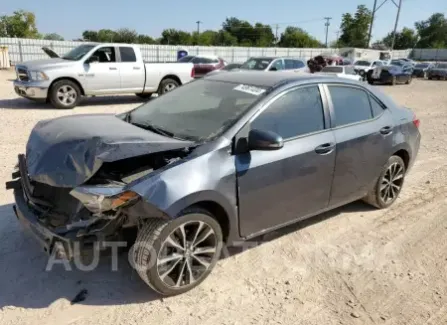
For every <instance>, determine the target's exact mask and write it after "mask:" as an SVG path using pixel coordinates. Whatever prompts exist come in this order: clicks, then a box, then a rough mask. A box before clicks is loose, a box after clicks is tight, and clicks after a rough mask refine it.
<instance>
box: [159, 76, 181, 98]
mask: <svg viewBox="0 0 447 325" xmlns="http://www.w3.org/2000/svg"><path fill="white" fill-rule="evenodd" d="M179 86H180V84H179V83H178V82H177V81H176V80H174V79H171V78H166V79H163V80H162V81H161V82H160V86H159V87H158V95H159V96H161V95H163V94H166V93H167V92H170V91H172V90H174V89H175V88H177V87H179Z"/></svg>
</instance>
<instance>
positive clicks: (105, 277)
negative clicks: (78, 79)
mask: <svg viewBox="0 0 447 325" xmlns="http://www.w3.org/2000/svg"><path fill="white" fill-rule="evenodd" d="M13 78H14V74H13V73H12V72H5V71H0V110H1V117H0V121H1V123H0V139H1V140H2V141H1V142H0V157H1V158H0V180H1V181H2V182H3V181H6V180H9V179H10V177H11V176H10V175H11V171H12V169H13V167H14V165H15V164H16V159H17V154H18V153H22V152H24V149H25V144H26V140H27V138H28V135H29V133H30V131H31V128H32V127H33V126H34V124H35V123H36V122H37V121H39V120H41V119H47V118H53V117H57V116H61V115H67V114H83V113H102V112H108V113H115V112H122V111H126V110H128V109H130V108H132V107H135V106H136V105H138V104H139V103H140V101H139V100H138V99H137V98H135V97H134V96H119V97H106V98H99V97H97V98H91V99H86V100H85V101H84V102H83V104H82V106H80V107H77V108H75V109H74V110H56V109H53V108H51V107H49V106H48V105H39V104H36V103H33V102H30V101H27V100H25V99H20V98H17V96H16V95H15V94H14V92H13V88H12V85H11V81H10V80H11V79H13ZM383 89H384V90H385V91H386V92H387V93H388V94H390V95H391V96H392V97H393V98H394V99H395V100H396V101H397V102H399V103H401V104H403V105H406V106H408V107H411V108H412V109H413V110H414V112H415V113H416V114H417V116H418V117H419V118H420V119H421V127H420V129H421V132H422V144H421V148H420V152H419V156H418V159H417V162H416V164H415V166H414V167H413V169H412V170H411V172H410V174H409V176H408V177H407V179H406V186H405V187H404V190H403V192H402V194H401V197H400V199H399V200H398V201H397V202H396V203H395V204H394V205H393V206H392V207H391V208H390V209H388V210H382V211H378V210H374V209H371V208H369V207H368V206H366V205H365V204H363V203H358V202H357V203H353V204H350V205H348V206H345V207H342V208H339V209H337V210H335V211H332V212H329V213H326V214H324V215H321V216H318V217H316V218H313V219H310V220H307V221H305V222H301V223H300V224H298V225H294V226H293V227H288V228H287V229H284V230H281V231H278V232H275V233H273V234H270V235H268V236H266V237H265V238H263V244H262V245H258V246H257V247H254V248H251V249H248V250H245V251H243V252H241V253H239V254H232V255H230V256H227V258H224V259H222V260H221V261H220V262H219V263H218V265H217V267H216V268H215V270H214V272H213V273H212V274H211V275H210V277H209V278H208V279H207V280H206V281H205V282H204V283H203V284H202V285H201V286H200V287H198V288H197V289H194V290H193V291H190V292H188V293H186V294H183V295H180V296H176V297H172V298H160V296H157V295H156V294H154V293H153V292H152V291H151V290H150V289H149V288H148V287H146V285H145V284H144V283H143V281H141V280H140V278H139V277H138V275H137V274H136V272H134V271H133V270H132V269H131V268H130V267H129V266H128V265H127V263H126V258H123V259H120V260H119V265H118V266H119V268H118V271H115V272H114V271H111V270H110V269H111V267H110V265H111V264H110V261H109V260H107V259H106V260H103V261H101V264H100V266H99V268H98V269H96V270H94V271H92V272H82V271H78V270H73V271H64V270H63V268H62V267H56V268H54V269H53V270H52V271H49V272H48V271H45V266H46V264H47V257H46V256H45V254H44V253H43V251H42V250H41V249H40V248H39V247H38V246H37V245H36V243H35V241H34V239H33V238H31V237H29V236H28V235H26V233H23V232H22V230H21V228H20V227H19V224H18V222H17V220H16V219H15V217H14V215H13V212H12V202H13V198H12V193H11V191H8V192H7V191H6V190H4V187H2V189H0V324H2V325H10V324H11V325H15V324H39V325H47V324H48V325H50V324H58V325H64V324H71V325H85V324H116V325H118V324H215V325H217V324H294V325H298V324H305V325H311V324H316V325H323V324H324V325H330V324H396V325H397V324H402V325H403V324H405V325H413V324H414V325H428V324H430V325H434V324H447V268H446V266H447V235H446V233H447V205H446V204H447V196H446V194H447V145H446V140H447V82H442V81H424V80H415V81H414V82H413V83H412V84H411V85H409V86H407V85H399V86H394V87H390V86H384V87H383ZM83 289H86V290H87V291H88V293H87V296H86V299H85V301H82V302H80V303H78V304H74V305H72V304H71V303H70V301H71V300H72V299H73V298H74V297H75V296H76V294H78V292H80V291H81V290H83Z"/></svg>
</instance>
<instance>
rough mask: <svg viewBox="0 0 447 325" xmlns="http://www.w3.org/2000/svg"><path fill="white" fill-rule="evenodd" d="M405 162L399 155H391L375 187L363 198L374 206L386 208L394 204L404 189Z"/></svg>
mask: <svg viewBox="0 0 447 325" xmlns="http://www.w3.org/2000/svg"><path fill="white" fill-rule="evenodd" d="M405 173H406V167H405V163H404V161H403V160H402V158H400V157H399V156H391V157H390V159H388V161H387V163H386V164H385V166H384V167H383V169H382V172H381V173H380V176H379V178H378V179H377V181H376V184H375V186H374V188H373V189H372V190H371V191H370V192H369V193H368V194H367V195H366V197H365V198H364V199H363V200H364V201H365V202H366V203H369V204H371V205H372V206H374V207H376V208H379V209H384V208H388V207H389V206H390V205H392V204H393V203H394V202H395V201H396V199H397V197H398V196H399V194H400V191H401V190H402V187H403V184H404V180H405Z"/></svg>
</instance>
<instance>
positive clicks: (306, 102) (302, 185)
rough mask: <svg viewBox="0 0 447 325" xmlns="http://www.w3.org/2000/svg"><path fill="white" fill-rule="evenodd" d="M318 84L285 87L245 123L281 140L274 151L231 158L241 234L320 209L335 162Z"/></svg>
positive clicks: (327, 194)
mask: <svg viewBox="0 0 447 325" xmlns="http://www.w3.org/2000/svg"><path fill="white" fill-rule="evenodd" d="M325 126H327V121H326V120H325V114H324V109H323V105H322V100H321V96H320V89H319V86H318V85H312V86H306V87H299V88H295V89H292V90H287V91H286V92H284V93H282V94H281V95H279V96H278V97H276V98H275V99H274V100H273V101H272V102H271V103H270V104H269V105H268V107H267V108H266V109H265V110H264V111H263V112H261V113H260V115H258V116H257V117H256V118H255V119H254V120H253V121H252V122H251V123H250V125H249V126H247V127H248V128H250V129H259V130H267V131H272V132H275V133H277V134H279V135H281V136H282V137H283V139H284V147H283V148H281V149H279V150H276V151H250V152H247V153H243V154H239V155H237V156H236V173H237V183H238V192H239V216H240V221H239V222H240V231H241V235H242V236H244V237H247V236H251V235H254V234H257V233H260V232H263V231H264V230H267V229H270V228H274V227H278V226H281V225H285V224H287V223H290V222H292V221H294V220H297V219H300V218H303V217H305V216H307V215H309V214H313V213H316V212H318V211H321V210H322V209H324V208H326V207H327V205H328V202H329V195H330V189H331V183H332V176H333V172H334V163H335V139H334V135H333V133H332V131H331V130H329V129H327V128H326V127H325Z"/></svg>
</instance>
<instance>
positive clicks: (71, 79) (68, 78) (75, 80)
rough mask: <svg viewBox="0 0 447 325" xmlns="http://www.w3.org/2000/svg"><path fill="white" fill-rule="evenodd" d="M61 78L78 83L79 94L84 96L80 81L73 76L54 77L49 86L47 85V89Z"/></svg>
mask: <svg viewBox="0 0 447 325" xmlns="http://www.w3.org/2000/svg"><path fill="white" fill-rule="evenodd" d="M61 80H70V81H72V82H74V83H75V84H77V85H78V87H79V89H80V90H81V95H82V96H85V91H84V87H82V85H81V83H80V82H79V80H77V79H76V78H73V77H60V78H56V79H54V80H53V81H52V82H51V84H50V87H48V89H51V88H52V87H53V85H54V84H55V83H56V82H58V81H61Z"/></svg>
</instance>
